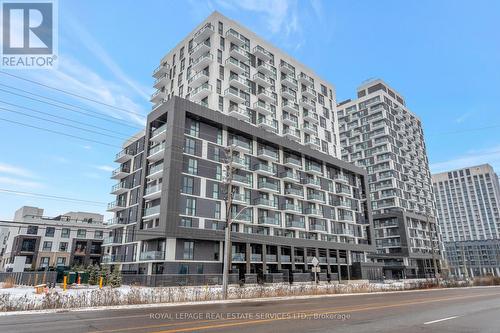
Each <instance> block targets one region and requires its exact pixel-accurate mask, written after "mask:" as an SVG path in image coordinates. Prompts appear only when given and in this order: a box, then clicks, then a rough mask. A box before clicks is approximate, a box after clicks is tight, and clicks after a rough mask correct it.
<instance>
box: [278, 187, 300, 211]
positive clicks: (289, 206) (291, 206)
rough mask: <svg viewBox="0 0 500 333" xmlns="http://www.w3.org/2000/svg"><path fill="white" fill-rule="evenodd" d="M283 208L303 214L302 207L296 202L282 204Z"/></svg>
mask: <svg viewBox="0 0 500 333" xmlns="http://www.w3.org/2000/svg"><path fill="white" fill-rule="evenodd" d="M285 191H286V190H285ZM281 210H283V211H285V212H287V213H296V214H302V209H301V208H300V206H299V205H294V204H289V203H285V204H283V205H281Z"/></svg>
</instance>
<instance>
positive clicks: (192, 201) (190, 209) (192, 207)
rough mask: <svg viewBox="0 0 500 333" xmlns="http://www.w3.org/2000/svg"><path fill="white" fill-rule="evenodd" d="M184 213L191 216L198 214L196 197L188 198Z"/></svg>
mask: <svg viewBox="0 0 500 333" xmlns="http://www.w3.org/2000/svg"><path fill="white" fill-rule="evenodd" d="M184 214H186V215H190V216H192V215H196V198H191V197H187V198H186V209H185V210H184Z"/></svg>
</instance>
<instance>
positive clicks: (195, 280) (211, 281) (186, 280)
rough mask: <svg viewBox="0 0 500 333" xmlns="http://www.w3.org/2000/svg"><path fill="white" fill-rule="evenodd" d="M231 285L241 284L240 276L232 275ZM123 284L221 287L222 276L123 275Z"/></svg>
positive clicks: (230, 276) (230, 278)
mask: <svg viewBox="0 0 500 333" xmlns="http://www.w3.org/2000/svg"><path fill="white" fill-rule="evenodd" d="M229 283H230V284H237V283H239V276H238V274H230V275H229ZM122 284H125V285H140V286H148V287H173V286H204V285H221V284H222V274H158V275H147V274H122Z"/></svg>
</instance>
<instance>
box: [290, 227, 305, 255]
mask: <svg viewBox="0 0 500 333" xmlns="http://www.w3.org/2000/svg"><path fill="white" fill-rule="evenodd" d="M286 227H287V228H291V229H305V228H306V223H305V222H304V221H301V220H290V221H286ZM297 258H298V257H297V256H296V257H295V259H297ZM295 261H297V260H295ZM302 261H304V259H302Z"/></svg>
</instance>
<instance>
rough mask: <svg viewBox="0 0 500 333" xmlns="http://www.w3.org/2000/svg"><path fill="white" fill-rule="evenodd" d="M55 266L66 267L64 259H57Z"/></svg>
mask: <svg viewBox="0 0 500 333" xmlns="http://www.w3.org/2000/svg"><path fill="white" fill-rule="evenodd" d="M56 265H57V266H66V258H64V257H57V263H56Z"/></svg>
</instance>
